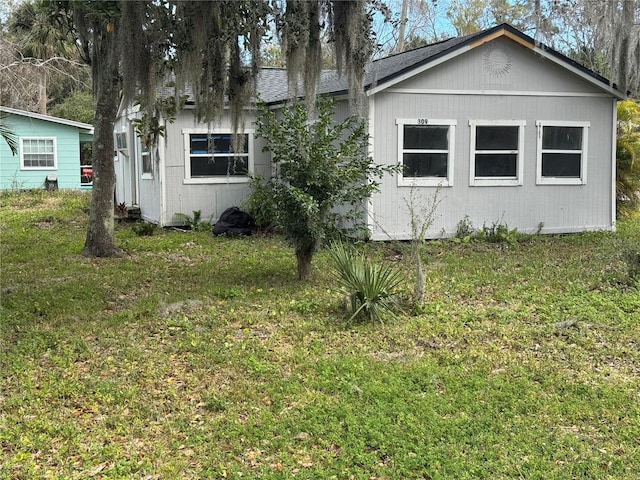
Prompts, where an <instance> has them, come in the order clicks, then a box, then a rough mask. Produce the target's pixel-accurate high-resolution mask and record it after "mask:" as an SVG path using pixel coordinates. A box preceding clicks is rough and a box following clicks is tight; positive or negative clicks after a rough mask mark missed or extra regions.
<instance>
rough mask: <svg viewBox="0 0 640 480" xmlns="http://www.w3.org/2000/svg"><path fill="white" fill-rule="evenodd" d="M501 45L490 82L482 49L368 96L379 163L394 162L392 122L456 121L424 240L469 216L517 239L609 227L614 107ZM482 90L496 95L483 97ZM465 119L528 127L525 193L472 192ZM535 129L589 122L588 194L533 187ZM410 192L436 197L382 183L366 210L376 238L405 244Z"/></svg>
mask: <svg viewBox="0 0 640 480" xmlns="http://www.w3.org/2000/svg"><path fill="white" fill-rule="evenodd" d="M499 42H500V48H503V49H505V50H507V49H508V50H509V55H508V58H510V59H511V60H510V61H511V68H510V70H509V72H508V73H504V74H501V75H500V76H498V77H495V76H490V75H489V74H488V73H487V72H486V71H485V68H484V57H483V52H482V51H483V49H485V47H486V46H483V47H480V48H478V49H475V50H472V51H470V52H468V53H465V54H463V55H461V56H459V57H457V58H455V59H454V60H453V61H450V62H447V63H445V64H443V65H441V66H439V67H436V68H434V69H432V70H429V71H427V72H425V73H423V74H420V75H419V76H417V77H415V78H411V79H409V80H406V81H404V82H402V83H399V84H397V85H395V86H393V87H392V88H391V89H390V90H389V91H382V92H380V93H378V94H376V95H374V97H373V98H372V99H371V102H372V104H373V107H372V111H373V112H374V124H373V126H372V130H371V131H372V133H373V135H374V142H373V153H374V156H375V159H376V161H377V162H378V163H384V164H394V163H396V162H397V161H398V158H397V157H398V152H397V150H398V126H397V125H396V123H395V122H396V119H397V118H427V119H428V118H432V119H435V118H437V119H452V120H456V122H457V126H456V133H455V155H454V182H453V186H451V187H442V188H441V189H440V190H439V198H440V199H441V203H440V204H439V206H438V208H437V211H436V218H435V221H434V223H433V225H432V227H431V229H430V230H429V232H428V234H427V236H428V237H438V236H451V235H453V234H454V233H455V231H456V226H457V224H458V222H459V221H460V220H462V219H463V218H464V217H465V216H468V217H469V220H470V221H471V222H472V223H473V225H474V226H476V227H481V226H482V225H483V224H486V225H488V226H490V225H491V224H493V223H495V222H500V223H506V224H507V225H508V226H509V227H511V228H513V227H515V228H518V230H519V231H523V232H535V231H537V229H538V226H539V224H541V223H542V224H544V228H543V230H542V231H543V232H548V233H552V232H554V233H555V232H574V231H581V230H593V229H610V228H612V227H613V225H614V222H615V219H614V218H612V198H613V192H612V188H613V179H612V142H613V139H612V125H613V123H612V122H614V120H615V119H614V118H613V116H614V101H613V99H612V98H611V97H610V96H607V95H604V94H602V91H601V92H600V93H599V94H597V95H593V94H594V93H596V91H595V90H594V87H593V86H592V85H591V84H589V83H587V82H586V81H584V80H583V79H580V78H579V77H578V76H575V75H573V74H571V73H568V72H567V71H566V70H564V69H560V68H559V67H556V66H555V65H552V64H551V63H550V62H549V61H548V60H541V59H539V58H537V57H536V56H534V55H533V54H532V53H531V52H530V51H529V50H527V49H525V48H523V47H521V46H519V45H515V44H513V45H511V43H510V42H508V41H506V40H503V39H500V40H499ZM483 72H484V73H483ZM489 77H491V78H489ZM489 82H491V84H489ZM485 89H486V90H492V91H491V93H482V92H481V90H485ZM498 89H504V90H505V92H507V93H508V94H504V95H503V94H498V93H497V92H495V91H494V90H498ZM456 90H460V91H456ZM471 91H473V93H472V92H471ZM403 92H404V93H403ZM532 92H539V93H532ZM573 92H579V93H578V94H577V95H574V93H573ZM585 93H586V94H587V95H584V94H585ZM469 120H521V121H525V122H526V126H525V127H524V128H525V134H524V146H523V147H524V149H523V154H524V158H523V161H524V163H523V184H522V185H520V186H491V187H489V186H470V185H469V183H470V182H469V174H470V132H471V127H470V126H469ZM539 120H551V121H586V122H590V127H589V129H588V150H587V151H588V158H587V183H586V185H536V149H537V129H536V121H539ZM411 188H415V189H416V190H415V191H414V195H415V196H416V197H417V198H421V199H422V200H421V202H422V204H426V203H428V202H429V201H430V199H431V198H432V197H433V195H434V192H436V190H437V189H436V188H435V187H399V186H398V185H397V179H396V177H395V176H394V177H390V176H387V177H385V178H384V179H383V183H382V185H381V193H379V194H376V195H375V196H374V197H373V198H372V201H371V203H370V216H371V230H372V234H373V238H377V239H384V238H388V237H394V238H409V231H410V230H409V222H410V215H409V211H408V208H407V205H406V199H408V198H409V195H410V193H411Z"/></svg>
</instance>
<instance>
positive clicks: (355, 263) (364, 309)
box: [329, 243, 404, 322]
mask: <svg viewBox="0 0 640 480" xmlns="http://www.w3.org/2000/svg"><path fill="white" fill-rule="evenodd" d="M329 255H330V257H331V260H332V262H333V267H334V276H335V278H336V279H337V280H338V281H339V282H340V284H341V285H342V286H343V287H345V288H346V289H347V291H348V292H349V298H350V303H351V311H352V312H353V315H352V316H351V318H350V319H349V321H351V320H353V319H354V318H355V317H357V316H358V315H359V314H362V315H363V316H364V317H365V318H366V319H368V320H377V321H380V322H382V320H383V319H384V317H385V316H390V317H393V316H394V307H396V306H397V302H396V298H397V296H398V292H397V288H398V286H399V285H400V284H401V283H402V281H403V280H404V279H403V276H402V274H401V273H400V272H399V271H398V270H396V269H395V268H393V266H391V265H388V264H387V265H379V264H374V263H371V262H370V261H369V259H368V258H367V257H366V256H365V255H364V254H362V253H358V252H356V251H355V249H354V248H353V247H350V246H347V245H345V244H344V243H334V244H332V245H331V248H330V249H329Z"/></svg>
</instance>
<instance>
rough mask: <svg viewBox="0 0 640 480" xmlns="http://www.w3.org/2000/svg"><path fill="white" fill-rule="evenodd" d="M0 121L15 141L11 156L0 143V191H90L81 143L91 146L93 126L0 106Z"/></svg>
mask: <svg viewBox="0 0 640 480" xmlns="http://www.w3.org/2000/svg"><path fill="white" fill-rule="evenodd" d="M0 111H2V112H5V113H7V114H8V116H7V117H6V118H5V119H3V120H2V121H3V122H4V123H6V125H7V126H8V127H9V129H10V130H11V131H12V132H13V133H14V134H15V137H16V138H17V140H18V153H17V154H16V155H13V154H12V153H11V150H10V149H9V146H8V145H7V143H6V142H5V141H4V140H0V189H2V190H7V189H28V188H44V186H45V182H46V180H47V178H49V182H48V183H49V184H50V186H52V187H53V186H57V187H58V188H78V189H79V188H90V187H91V185H92V178H93V175H92V169H91V165H90V163H91V159H90V157H89V156H88V155H87V154H86V153H84V152H87V151H90V150H88V149H83V148H82V144H85V143H89V144H90V143H91V141H92V139H93V125H89V124H86V123H80V122H74V121H72V120H66V119H64V118H57V117H51V116H49V115H42V114H40V113H33V112H26V111H24V110H16V109H14V108H8V107H2V106H0Z"/></svg>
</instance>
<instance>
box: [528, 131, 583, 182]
mask: <svg viewBox="0 0 640 480" xmlns="http://www.w3.org/2000/svg"><path fill="white" fill-rule="evenodd" d="M536 127H537V130H538V151H537V162H536V170H537V175H536V177H537V178H536V180H537V184H538V185H584V184H586V183H587V133H588V131H589V128H588V127H589V122H557V121H555V122H547V121H538V122H536Z"/></svg>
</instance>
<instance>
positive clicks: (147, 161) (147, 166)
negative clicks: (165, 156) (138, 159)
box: [142, 152, 153, 173]
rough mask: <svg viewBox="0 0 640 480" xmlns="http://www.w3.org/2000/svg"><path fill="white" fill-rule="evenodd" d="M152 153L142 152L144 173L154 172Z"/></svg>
mask: <svg viewBox="0 0 640 480" xmlns="http://www.w3.org/2000/svg"><path fill="white" fill-rule="evenodd" d="M152 170H153V168H152V165H151V155H150V154H149V152H146V153H143V154H142V173H152Z"/></svg>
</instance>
